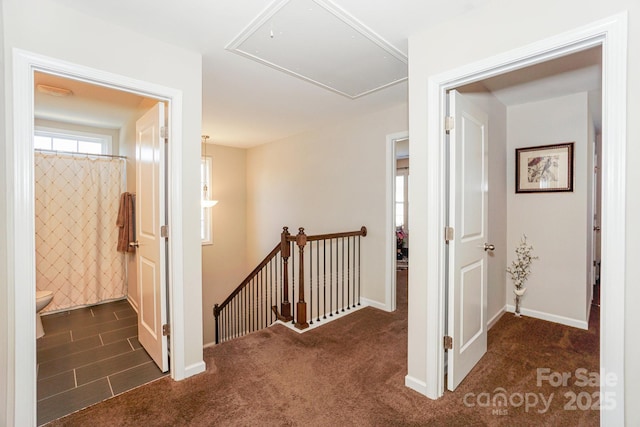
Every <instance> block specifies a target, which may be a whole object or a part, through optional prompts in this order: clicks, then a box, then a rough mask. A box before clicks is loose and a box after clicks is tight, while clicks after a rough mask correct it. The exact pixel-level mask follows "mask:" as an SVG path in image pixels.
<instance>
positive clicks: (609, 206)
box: [424, 13, 627, 425]
mask: <svg viewBox="0 0 640 427" xmlns="http://www.w3.org/2000/svg"><path fill="white" fill-rule="evenodd" d="M599 45H601V46H602V52H603V64H602V65H603V76H602V94H603V106H602V108H603V112H604V114H603V122H602V123H603V124H602V128H603V132H602V160H603V163H602V185H603V187H602V188H603V192H602V194H603V197H602V265H603V269H602V283H603V284H604V286H603V289H604V291H603V292H602V301H601V317H600V330H601V335H600V370H601V372H602V373H607V374H609V373H613V374H615V375H616V376H617V381H616V382H615V384H607V383H606V382H604V378H605V376H604V375H602V376H601V379H602V380H601V385H600V392H601V395H602V396H610V397H613V399H614V400H615V402H616V407H615V408H614V409H610V410H602V411H600V421H601V424H602V425H623V424H624V289H625V267H626V263H625V260H626V246H625V236H626V222H625V213H626V197H625V191H626V190H625V179H626V167H625V153H626V144H627V136H626V129H627V108H626V105H627V103H626V98H627V94H626V92H627V83H626V82H627V81H626V72H627V62H626V61H627V59H626V58H627V56H626V52H627V14H626V13H621V14H618V15H614V16H612V17H610V18H607V19H604V20H601V21H598V22H595V23H592V24H590V25H587V26H585V27H581V28H578V29H575V30H573V31H569V32H567V33H563V34H560V35H558V36H555V37H552V38H549V39H545V40H542V41H539V42H537V43H533V44H531V45H527V46H524V47H522V48H519V49H515V50H512V51H510V52H506V53H505V54H501V55H496V56H493V57H490V58H486V59H484V60H482V61H478V62H474V63H471V64H467V65H465V66H462V67H460V68H456V69H454V70H450V71H447V72H445V73H442V74H438V75H435V76H431V77H429V79H428V93H427V103H428V116H427V128H428V134H427V138H428V139H427V140H428V141H433V142H436V141H439V143H430V144H427V169H428V170H429V171H430V172H429V176H431V177H435V178H436V181H437V182H435V183H433V185H429V186H428V187H427V189H426V190H427V198H428V200H431V201H432V202H433V203H429V205H428V208H427V219H426V220H427V227H428V234H429V235H430V236H442V230H443V229H444V227H445V225H446V224H445V212H444V207H445V206H446V205H445V203H446V199H445V195H446V192H445V184H446V179H447V175H446V168H445V167H444V166H445V150H444V144H445V132H444V126H442V123H444V121H445V116H446V114H447V110H446V102H445V100H446V92H447V90H450V89H454V88H456V87H459V86H462V85H465V84H468V83H472V82H476V81H480V80H483V79H486V78H489V77H493V76H497V75H500V74H503V73H506V72H509V71H513V70H516V69H520V68H524V67H527V66H530V65H534V64H538V63H541V62H545V61H548V60H551V59H554V58H558V57H561V56H565V55H568V54H571V53H574V52H578V51H581V50H584V49H588V48H590V47H594V46H599ZM427 247H428V251H427V254H428V257H427V259H426V264H427V268H426V269H427V299H426V307H427V308H426V311H427V325H426V326H427V334H426V336H427V337H429V339H428V341H427V360H426V378H427V379H428V381H427V383H426V386H425V388H424V391H425V392H426V395H427V396H428V397H430V398H432V399H437V398H439V397H440V396H442V395H443V393H444V375H443V372H444V366H443V365H444V349H443V346H442V337H443V336H444V315H445V311H444V295H445V287H444V283H445V272H446V270H445V252H444V242H443V239H441V238H435V237H434V238H433V239H430V240H429V241H428V242H427ZM605 393H606V394H605ZM604 400H605V399H604V398H603V399H602V401H603V402H604Z"/></svg>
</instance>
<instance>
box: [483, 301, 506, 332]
mask: <svg viewBox="0 0 640 427" xmlns="http://www.w3.org/2000/svg"><path fill="white" fill-rule="evenodd" d="M506 311H507V306H506V305H505V306H504V307H502V308H501V309H500V311H498V312H497V313H496V315H495V316H493V317H492V318H491V319H489V321H488V322H487V331H488V330H489V329H491V328H493V326H494V325H495V324H496V323H498V320H500V319H501V318H502V315H503V314H504V313H505V312H506Z"/></svg>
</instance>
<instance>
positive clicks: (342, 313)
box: [269, 297, 386, 334]
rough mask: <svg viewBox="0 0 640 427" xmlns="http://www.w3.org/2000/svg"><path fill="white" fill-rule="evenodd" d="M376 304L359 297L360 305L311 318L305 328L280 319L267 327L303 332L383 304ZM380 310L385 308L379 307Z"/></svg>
mask: <svg viewBox="0 0 640 427" xmlns="http://www.w3.org/2000/svg"><path fill="white" fill-rule="evenodd" d="M377 304H378V306H371V305H369V304H367V303H366V302H364V301H363V298H362V297H360V305H357V306H355V307H351V308H347V309H346V310H344V311H340V312H339V313H333V314H332V315H327V318H326V319H324V318H323V319H322V320H321V321H319V322H318V321H315V320H312V321H311V322H313V323H311V322H309V327H308V328H305V329H298V328H296V325H295V324H294V323H293V322H283V321H282V320H276V321H275V322H273V323H272V324H271V325H269V327H271V326H273V325H282V326H284V327H285V328H287V329H291V330H292V331H294V332H296V333H298V334H304V333H306V332H309V331H312V330H314V329H316V328H321V327H323V326H326V325H328V324H329V323H331V322H333V321H334V320H338V319H341V318H343V317H346V316H348V315H350V314H353V313H355V312H356V311H360V310H362V309H363V308H365V307H375V308H380V307H379V306H382V307H384V304H380V303H377ZM381 310H385V309H384V308H381ZM385 311H386V310H385ZM327 314H328V313H327Z"/></svg>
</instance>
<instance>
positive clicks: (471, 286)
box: [447, 91, 492, 390]
mask: <svg viewBox="0 0 640 427" xmlns="http://www.w3.org/2000/svg"><path fill="white" fill-rule="evenodd" d="M449 107H450V114H449V115H450V116H453V117H454V120H453V129H451V130H450V139H449V149H450V162H451V163H450V174H449V176H450V196H449V226H450V227H453V229H454V231H453V235H454V236H453V237H454V238H453V240H451V241H450V242H449V269H448V274H449V294H448V302H449V306H448V319H447V329H448V335H449V336H450V337H452V338H453V348H452V349H450V350H448V360H447V365H448V375H447V388H448V389H449V390H454V389H455V388H456V387H457V386H458V384H460V382H461V381H462V380H463V379H464V377H465V376H466V375H467V374H468V373H469V371H470V370H471V368H473V367H474V366H475V364H476V363H477V362H478V361H479V360H480V358H481V357H482V356H483V355H484V353H486V351H487V314H486V311H487V250H492V249H490V247H491V246H489V242H488V241H487V224H488V221H487V219H488V216H487V200H488V197H487V195H488V194H487V178H488V175H487V167H488V165H487V153H488V150H487V149H488V147H487V143H488V141H487V130H488V118H487V115H486V113H484V112H483V111H482V110H480V109H479V108H477V107H476V106H475V105H473V104H472V103H471V102H469V101H468V100H467V99H465V98H464V97H463V96H462V95H460V94H459V93H458V92H456V91H452V92H450V94H449Z"/></svg>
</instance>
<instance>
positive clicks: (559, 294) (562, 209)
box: [507, 92, 593, 328]
mask: <svg viewBox="0 0 640 427" xmlns="http://www.w3.org/2000/svg"><path fill="white" fill-rule="evenodd" d="M508 111H509V112H508V114H509V121H508V133H507V135H508V150H509V153H513V152H515V149H516V148H520V147H531V146H536V145H549V144H558V143H563V142H574V143H575V144H574V190H573V191H572V192H563V193H545V194H530V193H519V194H516V193H515V182H514V180H512V179H510V180H508V181H507V183H508V184H507V200H508V202H507V208H508V221H507V228H508V233H507V243H508V249H509V253H508V256H507V258H508V262H509V263H511V261H512V260H513V259H514V258H515V255H514V252H513V251H514V250H515V247H516V246H517V245H518V243H519V242H520V237H521V236H522V235H523V234H526V235H527V238H528V240H529V242H530V243H531V244H533V246H534V253H535V255H537V256H538V257H539V259H538V260H535V261H534V262H533V264H532V268H531V271H532V273H531V276H530V278H529V280H528V281H527V283H526V285H525V286H526V287H527V294H526V295H525V297H524V298H523V302H522V304H523V305H522V307H523V309H528V310H534V311H536V312H539V313H538V314H533V315H534V316H542V317H543V318H544V316H545V315H547V316H548V315H550V316H558V317H560V318H564V319H557V320H559V321H564V322H568V323H570V324H573V325H574V326H577V325H581V326H582V327H585V328H586V327H587V315H588V313H587V312H586V310H585V303H584V301H585V300H586V298H587V286H586V283H587V277H586V268H585V266H586V264H587V233H586V230H587V209H588V181H589V179H588V178H589V175H588V173H587V159H588V153H589V152H591V150H592V149H593V148H592V146H591V145H590V144H589V143H588V139H587V136H588V105H587V93H586V92H583V93H579V94H575V95H569V96H563V97H560V98H553V99H549V100H545V101H540V102H532V103H528V104H522V105H517V106H512V107H509V110H508ZM507 165H508V176H511V177H512V176H515V157H514V156H508V157H507ZM512 289H513V284H512V283H511V280H510V279H509V283H508V286H507V298H508V301H507V302H508V303H509V304H512V305H513V301H512V300H513V297H512ZM564 322H563V323H564Z"/></svg>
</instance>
